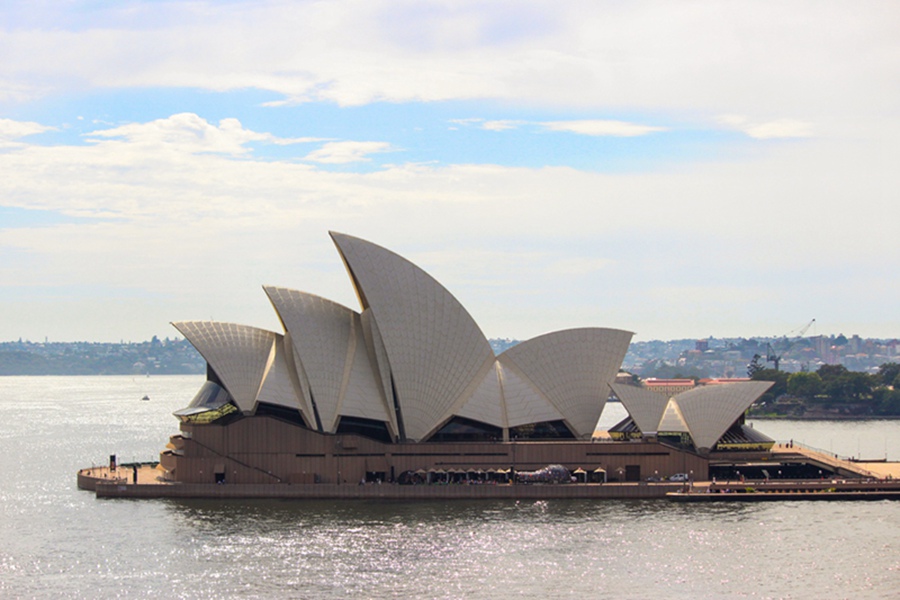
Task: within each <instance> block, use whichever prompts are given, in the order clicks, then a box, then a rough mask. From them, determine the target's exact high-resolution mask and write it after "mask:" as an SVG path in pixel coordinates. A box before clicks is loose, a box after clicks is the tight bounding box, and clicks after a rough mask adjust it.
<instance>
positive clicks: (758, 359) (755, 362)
mask: <svg viewBox="0 0 900 600" xmlns="http://www.w3.org/2000/svg"><path fill="white" fill-rule="evenodd" d="M764 368H765V365H763V364H762V356H760V355H759V354H754V355H753V358H751V359H750V364H749V365H747V377H749V378H751V379H753V374H754V373H756V372H757V371H761V370H762V369H764Z"/></svg>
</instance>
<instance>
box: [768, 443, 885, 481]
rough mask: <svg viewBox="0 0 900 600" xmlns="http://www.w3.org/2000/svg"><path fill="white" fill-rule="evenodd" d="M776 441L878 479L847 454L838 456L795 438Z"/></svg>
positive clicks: (830, 463)
mask: <svg viewBox="0 0 900 600" xmlns="http://www.w3.org/2000/svg"><path fill="white" fill-rule="evenodd" d="M778 443H779V444H781V445H782V446H784V447H786V448H794V447H798V448H800V449H803V450H806V451H807V452H808V453H809V454H810V455H811V457H812V458H816V459H818V460H820V461H822V462H824V463H826V464H828V465H830V466H833V467H839V468H844V469H847V470H848V471H855V472H857V473H859V474H861V475H865V476H866V477H872V478H875V479H878V475H876V474H875V473H873V472H872V471H869V470H868V469H865V468H863V467H860V466H859V463H857V462H855V461H853V460H851V459H850V457H849V456H839V455H838V454H836V453H834V452H829V451H827V450H823V449H822V448H816V447H815V446H811V445H809V444H805V443H803V442H798V441H796V440H789V441H784V440H779V441H778ZM848 463H849V465H848Z"/></svg>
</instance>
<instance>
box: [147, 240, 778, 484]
mask: <svg viewBox="0 0 900 600" xmlns="http://www.w3.org/2000/svg"><path fill="white" fill-rule="evenodd" d="M331 237H332V239H333V241H334V243H335V245H336V247H337V250H338V253H339V255H340V257H341V259H342V260H343V262H344V265H345V267H346V270H347V272H348V274H349V277H350V280H351V282H352V285H353V287H354V288H355V290H356V295H357V297H358V299H359V304H360V306H359V309H358V310H353V309H351V308H348V307H346V306H342V305H340V304H338V303H335V302H332V301H330V300H327V299H325V298H322V297H320V296H316V295H313V294H310V293H307V292H301V291H297V290H292V289H286V288H281V287H265V288H264V289H265V293H266V295H267V296H268V298H269V300H270V302H271V303H272V306H273V308H274V309H275V311H276V313H277V315H278V317H279V319H280V321H281V324H282V326H283V331H282V332H275V331H267V330H263V329H259V328H255V327H251V326H246V325H237V324H232V323H221V322H214V321H181V322H176V323H173V325H174V326H175V327H176V328H177V329H178V330H179V331H180V332H181V333H182V334H183V335H184V336H185V337H186V338H187V339H188V340H189V341H190V342H191V343H192V344H193V345H194V346H195V347H196V348H197V350H198V351H199V352H200V353H201V354H202V355H203V357H204V358H205V359H206V361H207V365H208V369H207V371H208V372H207V380H206V382H205V383H204V385H203V386H202V387H201V389H200V390H199V391H198V393H197V395H196V397H195V398H194V399H193V401H192V402H191V403H190V405H189V406H188V407H186V408H184V409H181V410H179V411H177V412H176V413H175V415H176V416H177V417H178V418H179V419H180V421H181V424H180V429H181V431H180V433H179V434H178V435H175V436H172V438H171V440H170V443H169V445H168V446H167V449H166V450H165V451H164V452H163V453H162V454H161V459H160V470H161V471H162V479H164V480H165V481H169V482H181V483H222V484H232V483H233V484H319V483H321V484H344V483H351V484H356V483H362V482H394V481H399V482H404V481H411V480H412V481H416V482H426V483H428V482H435V481H442V482H448V481H458V480H460V479H463V478H464V479H465V480H467V481H476V480H477V481H484V482H489V481H502V482H505V481H509V480H510V479H512V478H513V475H514V474H515V473H517V472H518V473H521V472H523V471H535V470H538V469H540V468H542V467H546V466H547V465H551V464H552V465H563V466H565V467H566V468H567V469H569V470H570V471H571V472H573V473H578V474H580V477H581V479H580V480H581V481H585V482H589V481H636V480H642V479H644V478H646V477H648V476H651V475H658V476H659V477H665V476H668V475H671V474H674V473H689V472H690V473H695V474H696V475H695V476H696V477H697V478H701V479H703V478H706V477H707V474H708V471H709V466H710V461H711V459H713V458H714V457H715V456H716V455H717V454H721V453H723V452H728V451H751V450H764V449H765V448H766V447H767V444H768V445H769V446H771V442H772V440H770V439H768V438H766V437H765V436H762V435H761V434H758V433H756V432H753V431H751V430H748V428H746V427H745V426H744V425H743V414H744V411H745V410H746V409H747V408H748V407H749V406H750V405H751V404H752V403H753V402H754V400H756V399H757V398H758V397H759V396H760V395H761V394H762V393H763V392H764V391H765V390H766V389H767V387H768V385H770V384H767V383H765V382H748V383H735V384H730V385H725V386H710V387H708V388H702V389H698V390H694V391H691V392H687V393H684V394H679V395H677V396H676V397H673V398H668V397H666V396H664V395H659V394H656V393H653V392H649V391H646V390H643V389H641V388H638V387H634V386H626V385H617V384H614V383H613V381H614V379H615V376H616V373H617V372H618V369H619V367H620V365H621V364H622V360H623V358H624V356H625V352H626V351H627V349H628V345H629V343H630V340H631V337H632V333H630V332H628V331H622V330H618V329H607V328H593V327H585V328H579V329H569V330H564V331H557V332H553V333H548V334H545V335H541V336H538V337H536V338H533V339H531V340H527V341H524V342H521V343H519V344H518V345H516V346H514V347H512V348H510V349H508V350H506V351H505V352H503V353H501V354H499V355H495V353H494V352H493V351H492V348H491V346H490V344H489V343H488V340H487V339H486V338H485V336H484V334H483V333H482V331H481V329H480V328H479V327H478V325H477V324H476V323H475V321H474V320H473V319H472V317H471V316H470V315H469V313H468V312H467V311H466V309H465V308H464V307H463V306H462V305H461V304H460V303H459V301H457V299H456V298H455V297H454V296H453V295H452V294H450V293H449V292H448V291H447V290H446V289H445V288H444V287H443V286H442V285H441V284H440V283H438V282H437V281H436V280H435V279H434V278H432V277H431V276H430V275H428V274H427V273H426V272H425V271H423V270H422V269H420V268H419V267H417V266H416V265H414V264H413V263H411V262H410V261H408V260H406V259H404V258H403V257H401V256H399V255H397V254H395V253H393V252H391V251H390V250H387V249H385V248H382V247H380V246H378V245H376V244H373V243H371V242H368V241H365V240H362V239H359V238H355V237H352V236H349V235H344V234H339V233H332V234H331ZM611 390H612V391H613V392H614V394H615V396H616V397H617V398H618V399H619V400H620V401H621V402H622V403H623V405H624V406H625V408H626V409H627V410H628V413H629V415H630V417H629V418H628V419H626V421H624V422H622V423H620V424H619V425H618V426H616V427H615V428H613V429H612V430H611V431H610V433H609V434H608V435H606V436H604V437H603V438H602V440H600V439H597V438H595V436H594V434H595V428H596V426H597V422H598V419H599V418H600V415H601V413H602V411H603V409H604V406H605V404H606V402H607V399H608V397H610V392H611Z"/></svg>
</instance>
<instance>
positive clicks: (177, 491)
mask: <svg viewBox="0 0 900 600" xmlns="http://www.w3.org/2000/svg"><path fill="white" fill-rule="evenodd" d="M92 484H93V490H94V491H95V492H96V494H97V497H98V498H135V499H137V498H146V499H149V498H205V499H211V498H216V499H254V498H255V499H264V498H265V499H269V498H277V499H310V500H462V499H513V500H519V499H521V500H541V499H558V498H595V499H627V498H631V499H646V498H665V497H666V493H667V492H673V491H677V490H679V489H682V487H683V484H680V483H606V484H556V485H523V484H516V485H394V484H382V485H338V484H326V483H318V484H316V483H311V484H260V485H236V484H223V485H216V484H199V483H193V484H185V483H174V484H138V485H134V484H130V483H114V482H108V481H94V482H92ZM79 487H81V488H82V489H91V488H90V487H87V486H84V487H82V486H81V484H80V483H79Z"/></svg>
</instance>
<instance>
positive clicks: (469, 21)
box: [0, 0, 900, 341]
mask: <svg viewBox="0 0 900 600" xmlns="http://www.w3.org/2000/svg"><path fill="white" fill-rule="evenodd" d="M898 30H900V4H897V3H896V2H866V3H858V2H829V1H827V0H826V1H815V2H790V1H789V2H784V1H778V2H766V1H760V2H744V3H736V2H704V1H688V2H678V3H675V2H652V1H648V2H642V1H636V2H621V1H596V0H591V1H589V2H579V1H575V2H568V3H559V2H529V1H527V0H524V1H523V0H516V1H503V0H499V1H496V2H468V1H465V0H452V1H450V0H448V1H442V2H429V1H420V0H416V1H402V0H401V1H390V2H385V1H379V0H360V1H344V0H330V1H327V2H289V1H286V0H278V1H266V0H254V1H247V2H244V1H237V0H235V1H228V2H223V1H216V2H212V1H203V0H197V1H188V2H184V1H174V0H173V1H167V0H154V1H150V0H145V1H134V0H117V1H111V0H94V1H77V0H71V1H62V2H61V1H40V0H37V1H35V0H29V1H17V0H7V1H5V2H3V3H0V341H12V340H17V339H19V338H22V339H26V340H32V341H43V340H44V339H49V340H50V341H122V340H124V341H142V340H146V339H149V338H150V337H151V336H153V335H157V336H159V337H161V338H163V337H179V336H178V333H177V331H175V329H174V328H172V327H171V325H170V322H171V321H181V320H193V319H198V320H205V319H214V320H218V321H229V322H236V323H243V324H247V325H253V326H256V327H262V328H266V329H272V330H275V331H281V327H280V325H279V322H278V319H277V316H276V315H275V312H274V310H273V309H272V307H271V305H270V304H269V302H268V300H267V298H266V296H265V293H264V292H263V290H262V286H263V285H278V286H284V287H289V288H294V289H299V290H303V291H306V292H311V293H314V294H318V295H320V296H324V297H327V298H329V299H332V300H334V301H337V302H340V303H342V304H345V305H347V306H349V307H351V308H354V309H357V310H358V309H359V303H358V301H357V299H356V296H355V293H354V291H353V288H352V285H351V283H350V280H349V278H348V277H347V274H346V271H345V268H344V266H343V264H342V262H341V260H340V257H339V256H338V253H337V251H336V249H335V248H334V246H333V244H332V242H331V239H330V237H329V235H328V232H329V231H338V232H342V233H347V234H350V235H354V236H357V237H362V238H365V239H367V240H369V241H371V242H374V243H376V244H379V245H381V246H384V247H386V248H389V249H391V250H393V251H395V252H397V253H398V254H400V255H402V256H404V257H406V258H408V259H409V260H411V261H412V262H414V263H415V264H417V265H419V266H420V267H422V268H423V269H425V270H426V271H427V272H429V273H430V274H431V275H432V276H434V277H435V278H436V279H437V280H438V281H440V282H441V283H442V284H443V285H444V286H445V287H447V289H449V290H450V292H451V293H453V294H454V295H455V296H456V297H457V298H458V299H459V300H460V302H462V304H463V305H464V306H465V307H466V308H467V309H468V310H469V312H470V313H471V314H472V316H473V318H474V319H475V321H476V322H477V323H478V324H479V325H480V326H481V328H482V330H483V332H484V333H485V335H487V336H488V337H502V338H507V337H508V338H514V339H528V338H530V337H533V336H536V335H539V334H541V333H545V332H548V331H553V330H558V329H565V328H570V327H613V328H619V329H627V330H629V331H633V332H635V334H636V335H635V339H636V340H651V339H678V338H703V337H709V336H714V337H751V336H778V335H785V334H788V333H790V332H794V331H796V330H798V329H799V328H801V327H803V326H804V325H805V324H806V323H808V322H809V321H810V320H812V319H816V323H815V326H814V329H812V330H810V331H808V333H807V335H811V334H814V333H816V334H832V333H833V334H837V333H844V334H846V335H851V334H859V335H861V336H863V337H878V338H896V337H900V314H898V306H900V302H898V300H900V277H898V273H900V227H898V225H900V208H898V190H900V35H897V31H898Z"/></svg>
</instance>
